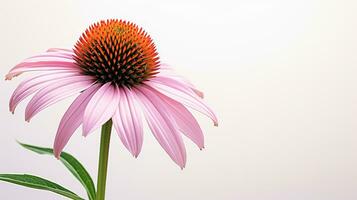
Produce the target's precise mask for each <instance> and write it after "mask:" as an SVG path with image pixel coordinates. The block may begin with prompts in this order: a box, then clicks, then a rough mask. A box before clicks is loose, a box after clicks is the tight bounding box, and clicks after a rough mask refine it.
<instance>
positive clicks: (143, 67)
mask: <svg viewBox="0 0 357 200" xmlns="http://www.w3.org/2000/svg"><path fill="white" fill-rule="evenodd" d="M74 53H75V56H74V60H75V61H76V64H77V65H78V66H79V67H80V68H81V69H82V70H83V73H84V74H86V75H90V76H93V77H95V79H96V80H97V81H98V82H101V83H107V82H112V83H113V84H116V85H118V86H119V87H120V86H127V87H132V86H134V85H137V84H140V83H142V82H143V81H145V80H147V79H148V78H150V77H152V76H153V75H155V74H156V73H157V70H158V66H159V57H158V53H157V52H156V47H155V44H154V43H153V41H152V39H151V38H150V36H149V35H148V34H147V33H146V32H145V31H144V30H143V29H142V28H139V27H138V26H137V25H135V24H133V23H130V22H126V21H122V20H106V21H100V22H98V23H95V24H93V25H91V26H90V27H89V28H88V29H87V30H86V31H85V32H84V33H83V34H82V36H81V37H80V38H79V40H78V42H77V43H76V45H75V47H74Z"/></svg>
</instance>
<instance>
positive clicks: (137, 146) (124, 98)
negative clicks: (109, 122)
mask: <svg viewBox="0 0 357 200" xmlns="http://www.w3.org/2000/svg"><path fill="white" fill-rule="evenodd" d="M137 107H138V106H137V102H135V100H134V94H132V91H130V90H129V89H127V88H125V87H123V88H120V101H119V107H118V109H117V110H116V112H115V114H114V116H113V125H114V128H115V129H116V132H117V133H118V135H119V138H120V140H121V141H122V143H123V144H124V146H125V147H126V148H127V149H128V150H129V151H130V153H131V154H132V155H133V156H135V157H137V156H138V155H139V153H140V151H141V147H142V144H143V124H142V118H141V114H140V112H139V111H138V109H137Z"/></svg>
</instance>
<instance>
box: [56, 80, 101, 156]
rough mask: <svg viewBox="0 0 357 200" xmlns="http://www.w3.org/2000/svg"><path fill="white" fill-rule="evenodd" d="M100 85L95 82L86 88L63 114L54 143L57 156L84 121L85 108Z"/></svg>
mask: <svg viewBox="0 0 357 200" xmlns="http://www.w3.org/2000/svg"><path fill="white" fill-rule="evenodd" d="M99 87H100V85H99V84H94V85H92V86H90V87H89V88H87V89H86V90H84V91H83V92H82V93H81V94H80V95H79V96H78V97H77V98H76V99H75V100H74V101H73V102H72V104H71V105H70V106H69V108H68V109H67V111H66V113H65V114H64V115H63V117H62V119H61V122H60V124H59V126H58V129H57V134H56V138H55V142H54V145H53V149H54V155H55V156H56V157H57V158H58V157H59V156H60V155H61V152H62V150H63V148H64V147H65V146H66V144H67V142H68V140H69V139H70V138H71V136H72V135H73V133H74V131H75V130H76V129H77V128H78V127H79V126H80V125H81V123H82V121H83V114H84V110H85V108H86V107H87V105H88V102H89V100H90V99H91V98H92V96H93V95H94V94H95V92H96V91H97V90H98V89H99Z"/></svg>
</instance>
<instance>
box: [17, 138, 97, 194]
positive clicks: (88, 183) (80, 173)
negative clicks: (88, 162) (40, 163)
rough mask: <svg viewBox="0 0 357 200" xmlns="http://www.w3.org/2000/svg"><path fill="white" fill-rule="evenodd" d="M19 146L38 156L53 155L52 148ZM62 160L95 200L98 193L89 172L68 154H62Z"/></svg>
mask: <svg viewBox="0 0 357 200" xmlns="http://www.w3.org/2000/svg"><path fill="white" fill-rule="evenodd" d="M19 144H20V145H21V146H23V147H24V148H26V149H28V150H31V151H33V152H36V153H38V154H47V155H53V149H51V148H44V147H37V146H33V145H29V144H23V143H20V142H19ZM60 160H61V161H62V163H63V164H64V165H65V166H66V167H67V169H68V170H69V171H70V172H71V173H72V174H73V175H74V176H75V177H76V178H77V179H78V180H79V181H80V182H81V184H82V185H83V187H84V188H85V189H86V191H87V195H88V198H89V199H90V200H95V198H96V191H95V186H94V183H93V180H92V178H91V176H90V175H89V173H88V172H87V170H86V169H85V168H84V167H83V165H82V164H81V163H80V162H79V161H78V160H77V159H76V158H74V157H73V156H72V155H71V154H69V153H66V152H62V154H61V156H60Z"/></svg>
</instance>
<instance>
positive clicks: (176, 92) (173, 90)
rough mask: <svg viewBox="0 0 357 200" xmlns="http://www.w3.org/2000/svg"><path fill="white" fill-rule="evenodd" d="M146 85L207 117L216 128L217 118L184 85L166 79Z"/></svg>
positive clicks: (154, 80)
mask: <svg viewBox="0 0 357 200" xmlns="http://www.w3.org/2000/svg"><path fill="white" fill-rule="evenodd" d="M147 84H148V85H150V86H152V87H153V88H155V89H156V90H158V91H159V92H161V93H162V94H164V95H166V96H168V97H170V98H172V99H174V100H175V101H177V102H180V103H182V104H184V105H186V106H188V107H190V108H193V109H195V110H197V111H199V112H201V113H203V114H205V115H207V116H208V117H210V118H211V119H212V121H213V123H214V125H215V126H218V120H217V117H216V115H215V114H214V112H213V111H212V109H211V108H209V107H208V106H207V105H206V104H205V103H204V102H203V100H202V99H200V98H199V97H198V96H197V95H195V94H194V93H193V92H192V90H190V89H188V88H187V87H185V85H183V84H182V83H180V82H179V81H176V80H174V79H170V78H168V77H166V78H165V79H161V80H160V81H158V79H153V81H148V82H147Z"/></svg>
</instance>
